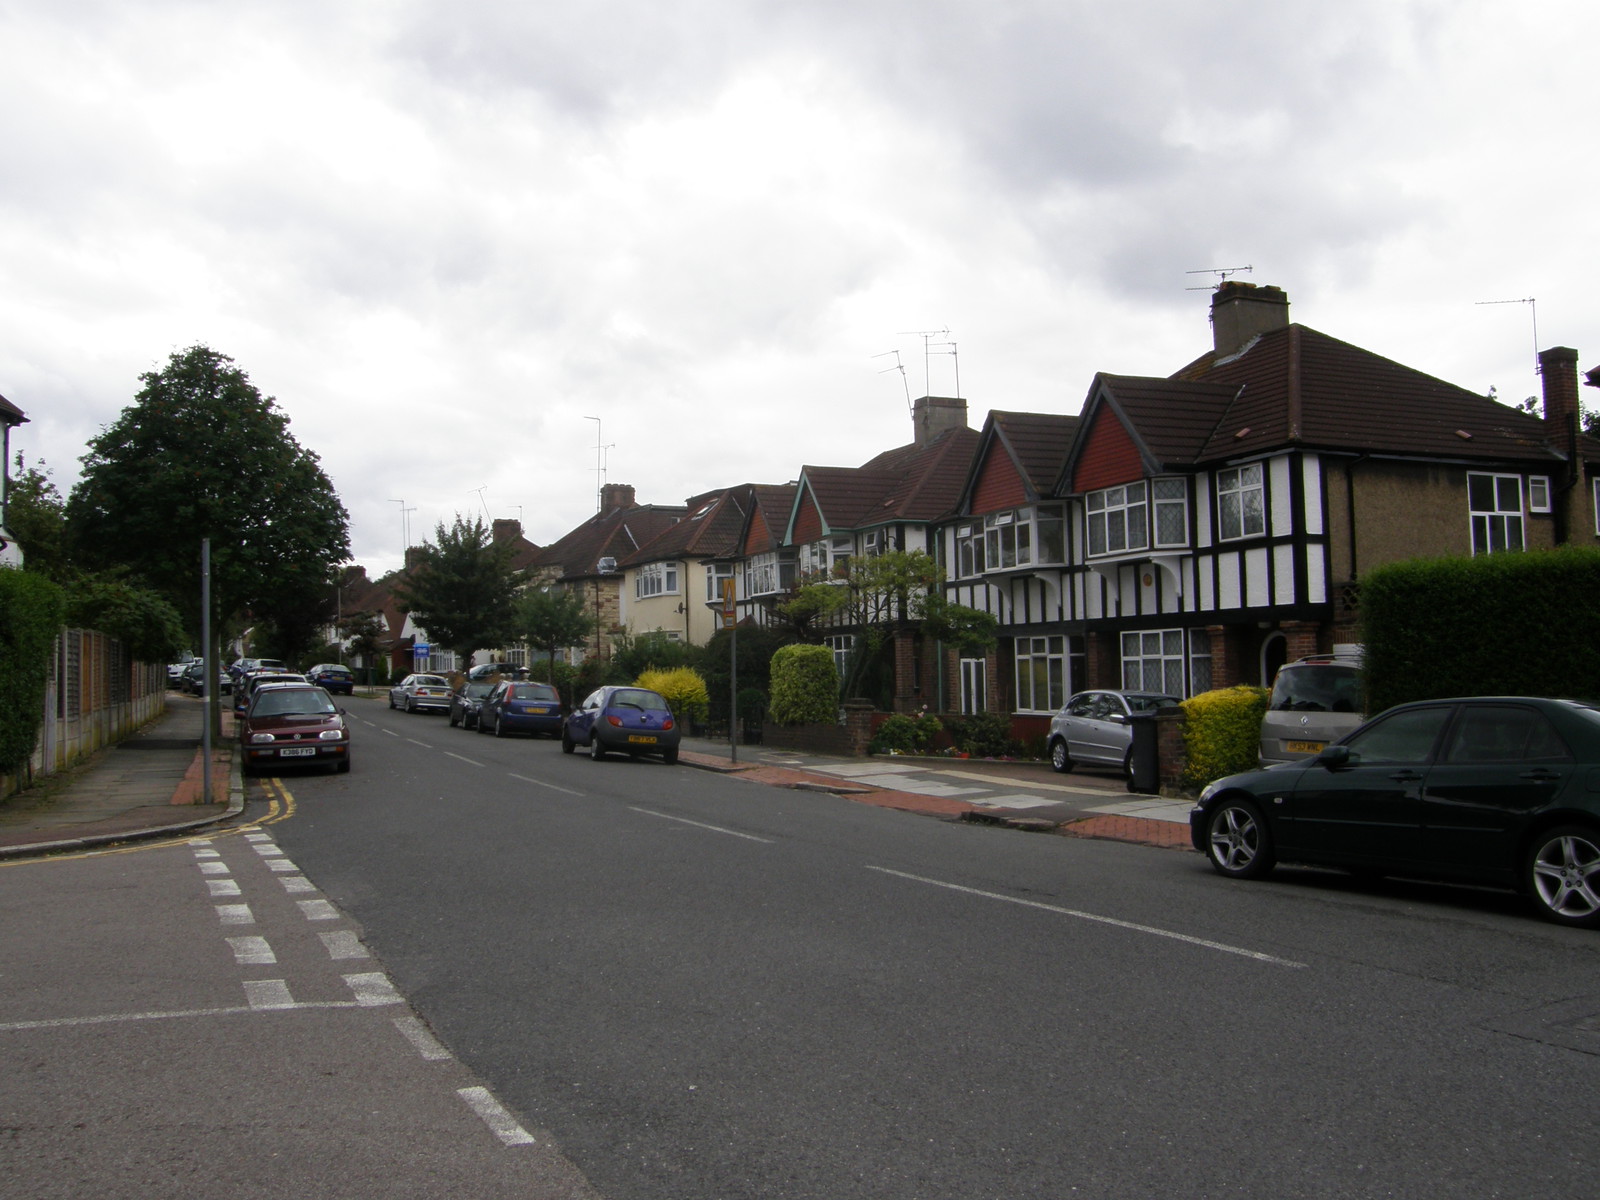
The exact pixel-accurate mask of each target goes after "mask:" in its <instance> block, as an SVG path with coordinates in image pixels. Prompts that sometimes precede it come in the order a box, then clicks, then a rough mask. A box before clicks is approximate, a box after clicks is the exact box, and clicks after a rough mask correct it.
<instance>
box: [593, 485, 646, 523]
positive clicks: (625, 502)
mask: <svg viewBox="0 0 1600 1200" xmlns="http://www.w3.org/2000/svg"><path fill="white" fill-rule="evenodd" d="M637 507H638V505H637V504H636V503H635V502H634V499H633V484H631V483H608V484H606V485H605V486H604V487H602V488H601V489H600V515H601V516H605V515H606V514H607V513H614V512H617V511H618V510H619V509H624V508H637Z"/></svg>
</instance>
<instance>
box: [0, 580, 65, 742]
mask: <svg viewBox="0 0 1600 1200" xmlns="http://www.w3.org/2000/svg"><path fill="white" fill-rule="evenodd" d="M65 608H66V605H65V601H64V599H63V597H62V593H61V589H60V588H58V587H57V586H56V585H55V584H53V583H51V582H50V581H49V580H48V579H46V578H45V577H44V576H43V575H35V574H33V573H31V572H28V571H19V570H16V569H15V568H10V567H0V772H5V773H10V772H12V771H14V770H15V769H16V768H18V767H20V766H22V765H23V764H24V763H26V762H27V761H28V758H29V756H30V755H32V754H33V747H34V743H36V742H37V741H38V740H39V726H40V725H42V724H43V723H44V689H45V683H46V681H47V680H48V678H49V673H50V652H51V648H52V647H53V646H54V645H55V638H56V634H57V633H58V632H59V631H60V629H61V617H62V613H63V612H64V611H65Z"/></svg>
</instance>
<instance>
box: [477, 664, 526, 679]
mask: <svg viewBox="0 0 1600 1200" xmlns="http://www.w3.org/2000/svg"><path fill="white" fill-rule="evenodd" d="M497 675H498V676H499V677H500V678H501V679H526V678H527V677H528V668H527V667H519V666H517V664H516V663H508V662H493V663H483V664H482V665H481V666H476V667H473V668H472V670H470V671H468V672H467V678H468V679H489V678H492V677H494V676H497Z"/></svg>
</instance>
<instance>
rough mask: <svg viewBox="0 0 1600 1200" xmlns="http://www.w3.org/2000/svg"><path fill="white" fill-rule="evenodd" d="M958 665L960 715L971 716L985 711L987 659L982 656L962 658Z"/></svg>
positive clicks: (986, 702)
mask: <svg viewBox="0 0 1600 1200" xmlns="http://www.w3.org/2000/svg"><path fill="white" fill-rule="evenodd" d="M960 666H961V713H962V715H963V716H971V715H972V714H973V713H981V712H987V711H988V710H989V661H988V660H987V659H983V658H963V659H962V660H961V664H960Z"/></svg>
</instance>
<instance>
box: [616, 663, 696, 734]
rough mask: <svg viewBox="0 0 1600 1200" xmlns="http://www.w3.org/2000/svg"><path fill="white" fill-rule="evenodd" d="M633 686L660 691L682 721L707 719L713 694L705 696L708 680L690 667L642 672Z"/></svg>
mask: <svg viewBox="0 0 1600 1200" xmlns="http://www.w3.org/2000/svg"><path fill="white" fill-rule="evenodd" d="M633 682H634V686H636V687H642V688H649V689H650V690H651V691H652V692H660V693H661V694H662V695H663V696H665V697H666V698H667V703H668V704H670V705H672V712H673V714H674V715H675V716H676V717H677V718H678V719H679V720H680V721H686V722H690V723H698V722H701V721H704V720H705V718H706V709H707V708H708V707H709V706H710V697H709V696H707V695H706V681H705V680H704V679H701V678H700V676H699V675H698V674H697V673H696V672H695V671H693V670H692V669H691V668H689V667H674V668H673V669H672V670H670V671H657V670H649V671H644V672H642V673H641V674H640V675H639V677H638V678H637V679H635V680H634V681H633Z"/></svg>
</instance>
